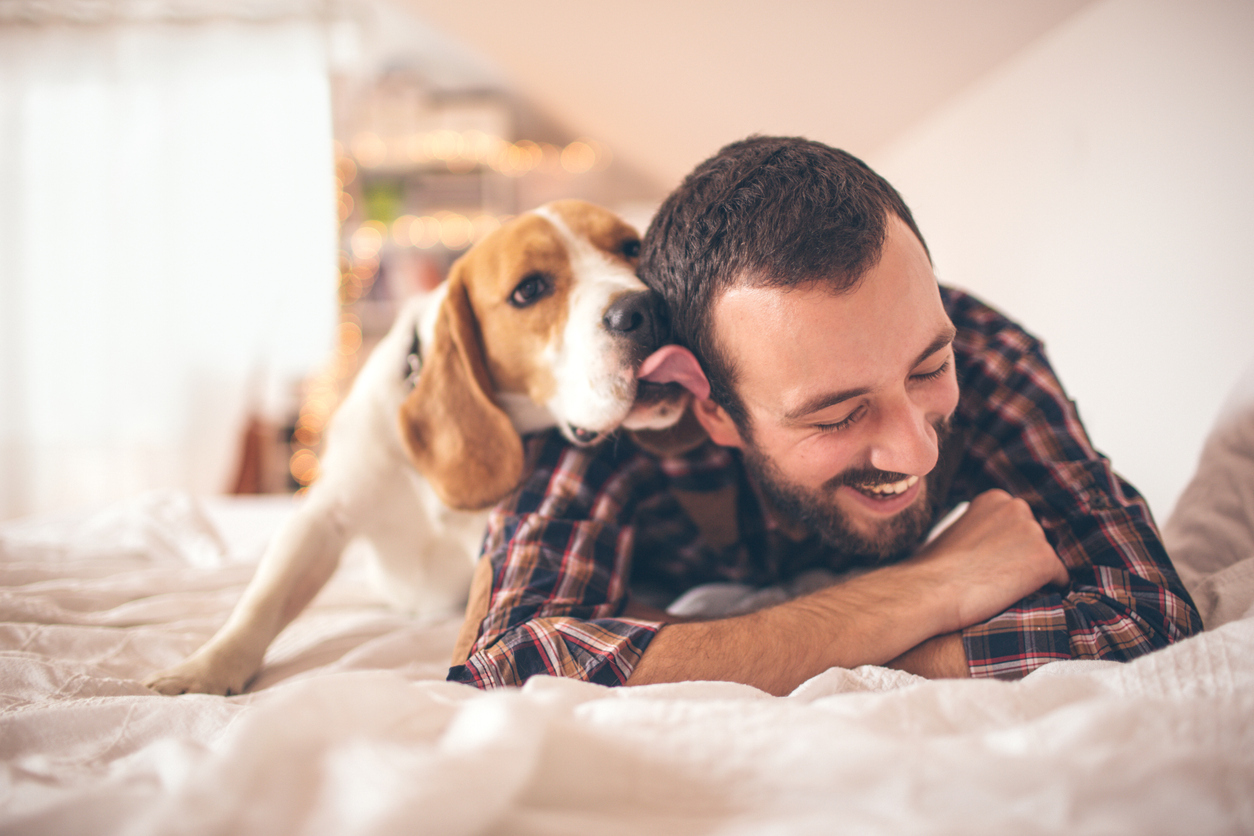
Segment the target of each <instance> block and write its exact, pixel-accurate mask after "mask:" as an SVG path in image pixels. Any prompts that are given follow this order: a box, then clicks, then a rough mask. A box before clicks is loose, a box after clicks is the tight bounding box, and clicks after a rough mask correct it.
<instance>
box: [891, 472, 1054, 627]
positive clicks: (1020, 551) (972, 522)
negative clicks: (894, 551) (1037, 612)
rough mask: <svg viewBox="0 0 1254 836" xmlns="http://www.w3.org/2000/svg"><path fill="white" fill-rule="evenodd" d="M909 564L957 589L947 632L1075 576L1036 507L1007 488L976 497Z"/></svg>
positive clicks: (946, 585)
mask: <svg viewBox="0 0 1254 836" xmlns="http://www.w3.org/2000/svg"><path fill="white" fill-rule="evenodd" d="M910 564H914V565H915V566H918V567H920V568H922V569H924V570H931V571H933V572H935V573H936V583H937V584H938V586H939V587H942V588H948V589H950V590H952V593H953V597H952V598H951V599H950V600H951V604H952V607H953V611H952V613H951V614H950V617H949V623H948V624H946V625H945V626H946V628H947V629H945V630H943V632H946V633H948V632H954V631H957V630H961V629H962V628H963V627H967V626H969V625H971V624H977V623H979V622H981V621H985V620H986V619H989V618H992V617H993V616H995V615H997V614H998V613H1000V612H1002V611H1003V610H1005V609H1006V608H1007V607H1009V606H1010V605H1012V604H1014V603H1015V602H1016V601H1018V600H1020V599H1021V598H1023V597H1025V596H1027V595H1030V594H1032V593H1033V592H1035V591H1036V590H1038V589H1040V588H1041V587H1043V586H1046V585H1047V584H1058V585H1065V584H1066V583H1067V582H1068V580H1069V579H1070V575H1069V574H1068V573H1067V568H1066V567H1065V566H1064V565H1063V564H1062V561H1061V560H1060V559H1059V558H1058V555H1057V553H1056V552H1055V551H1054V548H1053V546H1051V545H1050V544H1049V540H1047V539H1046V538H1045V532H1044V530H1043V529H1042V528H1041V525H1040V523H1038V522H1037V521H1036V517H1034V516H1033V514H1032V509H1031V507H1030V506H1029V505H1028V504H1027V503H1026V502H1024V501H1023V500H1022V499H1016V498H1015V497H1012V496H1010V494H1008V493H1006V492H1005V491H1002V490H991V491H985V492H984V493H982V494H980V495H979V496H977V497H976V498H975V499H973V500H972V501H971V506H970V507H969V508H968V509H967V511H966V513H965V514H963V515H962V516H961V517H959V518H958V519H957V520H956V521H955V522H954V524H953V525H951V526H949V528H947V529H945V530H944V531H943V532H941V534H940V535H939V536H938V537H937V538H936V539H935V540H933V541H932V542H931V543H929V544H928V545H927V546H925V547H924V548H923V549H921V550H920V551H919V553H918V554H916V555H915V556H914V557H912V558H910V560H908V561H906V562H905V563H904V564H903V565H910Z"/></svg>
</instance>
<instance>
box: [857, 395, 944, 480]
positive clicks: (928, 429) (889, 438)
mask: <svg viewBox="0 0 1254 836" xmlns="http://www.w3.org/2000/svg"><path fill="white" fill-rule="evenodd" d="M876 429H877V432H876V435H875V439H874V441H873V442H872V447H871V456H870V459H871V466H872V467H875V468H878V469H880V470H886V471H889V472H891V473H908V474H910V475H912V476H922V475H924V474H925V473H930V472H931V470H932V468H934V467H936V460H937V457H938V455H939V451H938V448H937V440H936V429H935V428H934V427H933V426H932V424H931V422H929V421H928V419H927V413H926V411H925V410H923V409H922V408H921V407H920V406H919V405H918V404H916V403H914V402H913V401H911V399H910V398H909V396H908V395H905V394H904V393H903V394H902V396H901V397H900V398H897V399H894V400H893V401H892V402H890V403H888V404H885V405H884V408H883V410H882V412H881V414H880V421H879V425H878V427H877V428H876Z"/></svg>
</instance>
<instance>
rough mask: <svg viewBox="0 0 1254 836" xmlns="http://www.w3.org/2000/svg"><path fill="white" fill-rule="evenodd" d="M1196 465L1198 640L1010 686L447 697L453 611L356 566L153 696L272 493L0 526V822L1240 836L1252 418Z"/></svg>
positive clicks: (236, 578) (1246, 828) (830, 678)
mask: <svg viewBox="0 0 1254 836" xmlns="http://www.w3.org/2000/svg"><path fill="white" fill-rule="evenodd" d="M1206 455H1207V456H1209V457H1210V458H1209V460H1208V459H1206V458H1205V457H1204V468H1205V469H1206V473H1205V474H1204V476H1205V478H1201V477H1199V480H1198V481H1195V484H1194V486H1191V488H1190V491H1189V492H1186V500H1184V501H1182V504H1181V509H1180V511H1178V512H1177V514H1176V515H1175V516H1174V517H1173V519H1172V521H1171V524H1169V525H1168V526H1167V527H1166V530H1167V534H1168V536H1169V538H1170V541H1171V542H1172V548H1173V554H1175V556H1176V558H1177V560H1178V561H1180V562H1181V563H1182V564H1184V565H1183V567H1182V570H1183V571H1184V572H1185V576H1186V579H1187V581H1188V583H1189V584H1190V586H1191V588H1192V589H1194V591H1195V592H1197V597H1198V603H1199V605H1200V606H1201V608H1202V610H1203V616H1204V618H1205V619H1206V620H1207V626H1208V628H1210V629H1208V630H1207V632H1205V633H1204V634H1202V635H1200V636H1197V637H1195V638H1193V639H1190V640H1188V641H1185V642H1182V643H1180V644H1178V645H1176V646H1173V647H1171V648H1168V649H1166V650H1164V651H1161V652H1159V653H1155V654H1152V655H1150V656H1147V657H1144V658H1142V659H1140V660H1138V661H1135V662H1133V663H1130V664H1126V665H1120V664H1116V663H1104V662H1066V663H1056V664H1052V665H1048V666H1046V667H1045V668H1043V669H1041V670H1039V671H1038V672H1036V673H1034V674H1032V675H1030V676H1028V677H1027V678H1025V679H1023V680H1022V681H1020V682H1015V683H1005V682H995V681H946V682H928V681H925V680H922V679H919V678H916V677H913V676H910V675H908V674H904V673H900V672H894V671H889V670H886V669H883V668H877V667H864V668H859V669H856V670H852V671H850V670H840V669H833V670H830V671H828V672H826V673H824V674H822V675H820V676H818V677H815V678H814V679H812V680H810V681H809V682H807V683H805V684H804V685H802V686H801V687H800V688H798V689H797V691H796V692H794V693H793V694H792V695H790V696H788V697H785V698H773V697H770V696H768V695H766V694H764V693H762V692H760V691H757V690H755V689H753V688H749V687H746V686H739V685H734V684H726V683H684V684H677V685H661V686H649V687H644V688H632V689H609V688H604V687H600V686H595V685H588V684H584V683H578V682H572V681H564V680H556V679H550V678H537V679H533V680H531V681H530V682H529V683H528V684H527V685H526V687H524V688H522V689H517V690H507V691H502V692H496V693H481V692H478V691H476V690H474V689H472V688H469V687H466V686H461V685H455V684H451V683H446V682H444V681H443V679H444V676H445V673H446V671H447V664H448V661H447V658H448V654H449V650H450V648H451V647H452V644H453V640H454V637H455V635H456V632H457V628H458V626H459V625H458V623H457V619H454V618H449V619H445V620H437V621H432V622H427V623H416V622H413V621H411V620H409V619H407V618H405V617H404V616H402V615H399V614H397V613H394V612H392V611H390V610H389V609H387V608H386V607H385V606H384V605H383V604H382V603H381V602H380V601H379V600H378V599H377V598H376V597H375V595H374V594H373V592H372V591H371V589H370V587H369V585H368V584H367V583H366V579H365V577H364V572H363V567H362V564H361V562H360V561H359V560H357V559H352V560H349V561H347V562H346V564H345V565H344V566H343V567H342V569H341V571H340V572H339V573H338V574H337V575H336V577H335V578H334V579H333V580H332V582H331V584H329V586H328V587H327V589H326V590H324V592H323V594H322V595H320V596H319V598H318V599H317V600H316V601H315V603H314V605H313V606H312V607H311V608H310V610H309V611H307V612H306V613H305V614H303V615H302V616H301V617H300V618H299V619H298V620H297V621H296V622H295V623H294V624H293V625H292V626H291V627H290V628H289V629H288V630H287V631H286V632H285V633H284V634H283V635H282V636H281V637H280V638H279V640H278V641H277V642H276V643H275V645H274V646H273V647H272V648H271V651H270V653H269V655H268V656H267V658H266V664H265V668H264V670H263V672H262V674H261V676H260V678H259V680H258V681H257V683H256V684H255V685H254V686H253V690H252V692H250V693H249V694H246V695H243V696H239V697H232V698H220V697H210V696H204V695H187V696H182V697H177V698H170V697H161V696H156V695H154V694H152V693H151V692H149V691H147V690H146V689H145V688H144V687H143V686H142V685H140V680H141V679H142V677H143V676H144V675H146V674H147V673H149V672H150V671H153V670H155V669H157V668H160V667H162V666H165V665H168V664H170V663H173V662H174V661H176V660H178V659H180V658H182V657H183V656H184V655H186V654H187V653H189V652H190V651H192V650H194V649H195V648H196V647H197V646H198V645H199V644H200V643H201V642H203V641H204V640H205V639H206V638H207V637H208V636H209V635H210V634H211V633H212V631H213V630H214V629H215V628H216V627H217V626H218V625H219V624H220V623H221V622H222V621H223V620H224V619H225V617H226V614H227V613H228V611H229V609H230V607H231V606H232V605H233V604H234V602H235V600H236V598H237V596H238V595H239V593H240V591H241V590H242V588H243V585H244V584H245V583H246V582H247V580H248V577H249V575H250V573H251V571H252V564H253V562H254V561H255V560H256V558H257V557H258V556H259V554H260V549H261V548H262V546H263V545H264V542H265V540H266V537H267V536H268V534H269V532H270V531H271V530H272V529H273V528H274V526H275V525H276V524H277V522H278V521H279V520H280V519H282V516H283V515H284V514H286V513H289V512H290V510H291V501H290V500H285V499H282V500H254V501H240V500H236V501H230V500H214V501H210V502H197V501H195V500H192V499H191V498H189V497H187V496H184V495H180V494H154V495H150V496H147V497H144V498H143V499H141V500H138V501H134V502H130V503H124V504H121V505H118V506H116V507H113V508H110V509H107V510H105V511H103V512H101V513H98V514H94V515H83V516H76V517H70V518H64V519H59V520H48V521H42V522H26V523H16V524H7V525H4V526H0V586H2V588H0V700H2V702H0V761H2V766H0V832H3V833H6V834H34V833H39V834H44V833H67V834H71V833H73V834H86V833H92V834H165V833H176V834H184V833H186V834H211V833H223V834H225V833H230V834H254V833H255V834H268V835H269V834H285V833H301V834H390V833H397V834H400V833H441V834H445V833H449V834H455V833H536V834H566V833H570V834H575V833H580V834H583V833H590V832H595V833H608V834H617V833H624V834H626V833H642V832H658V833H675V834H687V833H692V834H696V833H703V834H704V833H725V834H741V833H745V834H748V833H781V834H783V833H788V834H794V833H816V834H817V833H832V832H849V833H894V834H896V833H910V834H913V833H961V834H972V833H998V834H1002V833H1023V834H1032V833H1061V832H1066V833H1074V834H1088V833H1092V834H1106V833H1133V832H1136V833H1172V834H1179V833H1189V834H1201V833H1233V834H1237V833H1246V834H1248V833H1252V832H1254V610H1252V609H1251V604H1254V527H1252V526H1251V521H1254V413H1250V414H1248V415H1247V416H1246V418H1245V419H1244V420H1243V421H1235V422H1229V424H1228V428H1227V429H1226V430H1225V433H1224V434H1222V438H1218V439H1216V440H1214V441H1213V442H1212V444H1211V445H1210V446H1209V447H1208V448H1207V454H1206ZM1207 461H1209V462H1210V463H1209V465H1207V464H1206V462H1207ZM1224 480H1227V481H1224ZM1190 496H1192V497H1193V499H1189V497H1190ZM1242 521H1244V522H1242Z"/></svg>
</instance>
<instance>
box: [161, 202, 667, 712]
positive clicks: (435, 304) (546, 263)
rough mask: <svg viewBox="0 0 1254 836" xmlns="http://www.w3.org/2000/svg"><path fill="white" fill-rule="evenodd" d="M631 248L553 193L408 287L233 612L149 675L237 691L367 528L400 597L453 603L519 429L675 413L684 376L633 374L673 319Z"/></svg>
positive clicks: (505, 480)
mask: <svg viewBox="0 0 1254 836" xmlns="http://www.w3.org/2000/svg"><path fill="white" fill-rule="evenodd" d="M639 250H640V237H639V235H638V234H637V233H636V232H635V230H633V229H632V228H631V227H629V226H628V225H627V224H626V223H624V222H623V221H622V220H620V219H619V218H618V217H617V216H615V215H613V214H611V213H610V212H607V211H605V210H604V209H600V208H597V207H595V206H592V205H590V204H587V203H582V202H579V201H558V202H555V203H550V204H547V205H545V206H542V207H540V208H539V209H536V210H534V211H532V212H529V213H526V214H523V215H520V216H518V217H517V218H515V219H513V220H512V221H510V222H509V223H507V224H505V225H504V226H502V227H501V228H500V229H498V230H497V231H496V232H494V233H493V234H492V235H490V236H489V237H487V238H486V239H484V240H483V241H482V242H481V243H479V244H477V245H476V246H475V247H473V248H472V249H471V250H470V251H469V252H467V253H466V254H465V255H464V256H462V257H461V258H460V259H458V261H457V262H456V263H455V264H454V265H453V267H452V269H451V270H450V273H449V277H448V279H447V281H445V282H444V283H443V284H442V285H440V286H439V287H438V288H437V289H436V290H435V291H433V292H431V293H430V294H427V295H425V296H421V297H418V298H415V299H413V300H411V301H410V302H409V303H408V304H407V305H406V306H405V307H404V308H403V310H402V311H401V312H400V314H399V316H398V317H397V320H396V322H395V324H394V325H393V327H392V329H391V330H390V331H389V333H388V334H387V336H386V337H384V339H383V340H382V341H381V342H380V343H379V345H378V346H377V347H376V349H375V350H374V352H373V353H372V354H371V356H370V358H369V360H368V361H367V362H366V364H365V365H364V366H363V367H362V369H361V372H360V373H359V375H358V377H357V380H356V381H354V384H353V387H352V390H351V391H350V393H349V395H348V396H347V397H346V398H345V400H344V402H343V403H342V404H341V406H340V408H339V409H338V410H337V412H336V414H335V416H334V418H333V419H332V421H331V423H330V425H329V427H328V430H327V444H326V451H325V454H324V456H323V462H322V474H321V475H320V477H319V478H318V480H317V481H316V482H315V483H314V484H313V486H312V487H311V488H310V490H309V494H308V496H307V497H306V498H305V500H304V502H303V503H302V504H301V506H300V508H299V510H297V511H296V512H295V513H294V514H293V515H292V516H291V517H290V518H289V519H288V520H287V521H286V523H285V524H284V525H283V526H282V527H281V528H280V529H279V531H278V532H277V533H276V534H275V536H274V538H273V540H272V542H271V543H270V546H269V548H268V549H267V551H266V552H265V554H264V555H263V556H262V559H261V563H260V564H259V566H258V568H257V572H256V574H255V575H254V577H253V579H252V581H251V583H250V584H249V585H248V587H247V589H246V590H245V592H244V595H243V597H242V598H241V600H240V602H239V603H238V604H237V605H236V607H235V609H234V611H233V612H232V613H231V615H230V618H229V619H228V620H227V622H226V624H225V625H224V626H223V627H222V628H221V629H220V630H219V631H218V632H217V634H215V635H214V636H213V638H212V639H210V640H209V642H208V643H207V644H205V645H204V646H203V647H201V648H200V650H198V651H196V653H194V654H193V655H192V656H190V657H189V658H188V659H186V660H185V661H183V662H182V663H180V664H178V665H176V666H174V667H172V668H169V669H167V670H164V671H161V672H159V673H156V674H154V675H153V676H151V677H149V678H148V679H147V680H146V682H145V684H146V685H148V686H149V687H150V688H154V689H156V690H157V691H160V692H161V693H164V694H181V693H186V692H203V693H210V694H238V693H241V692H242V691H243V690H244V688H245V687H246V685H247V684H248V682H249V680H250V679H251V678H252V677H253V675H254V674H255V673H256V672H257V670H258V668H260V666H261V662H262V658H263V657H264V655H265V652H266V648H267V647H268V646H269V645H270V643H271V641H273V640H274V638H275V636H277V635H278V633H279V631H280V630H282V629H283V628H284V627H285V626H286V625H287V624H288V623H290V622H291V621H292V619H293V618H295V617H296V615H297V614H299V613H300V611H301V610H302V609H303V608H304V607H305V606H306V605H307V604H308V603H309V602H310V600H312V599H313V597H314V595H315V594H316V593H317V592H318V590H320V589H321V588H322V586H323V585H324V584H325V583H326V581H327V580H328V579H329V578H330V577H331V574H332V573H333V572H334V571H335V568H336V567H337V565H338V563H339V559H340V555H341V553H342V552H343V550H344V549H345V547H346V546H347V545H348V543H349V542H350V541H351V540H354V539H356V538H364V539H366V540H367V541H369V544H370V546H371V547H372V549H371V551H372V552H373V555H374V557H375V568H376V569H377V570H378V571H377V572H376V573H375V575H376V577H378V578H379V579H380V580H381V582H382V583H381V589H382V591H383V592H384V593H385V595H386V596H387V597H388V598H389V599H390V600H391V602H392V603H393V604H395V605H397V606H399V607H401V608H403V609H406V610H409V611H412V612H413V613H415V614H416V615H419V616H431V615H435V614H440V613H449V612H455V611H457V610H459V609H460V608H462V607H463V605H464V604H465V601H466V595H467V590H468V588H469V586H470V578H471V574H472V572H473V570H474V562H475V558H476V556H477V552H478V547H479V544H480V541H481V540H482V538H483V534H484V529H485V521H486V518H487V512H486V511H485V510H484V509H486V508H488V507H489V506H491V505H493V504H495V503H496V502H497V501H499V500H500V499H502V498H503V497H504V496H506V495H507V494H508V493H509V492H510V491H512V490H513V489H514V488H515V487H516V486H517V485H518V484H519V482H520V481H521V479H522V477H523V465H524V462H523V445H522V439H521V437H520V436H521V435H523V434H526V433H529V432H534V431H537V430H541V429H545V428H548V427H553V426H556V427H558V428H559V429H560V430H561V432H562V433H563V434H564V435H565V436H566V438H567V439H569V440H570V441H571V442H572V443H573V444H576V445H585V446H586V445H592V444H596V443H597V442H598V441H600V440H601V439H603V438H605V437H606V436H607V435H608V434H610V433H612V432H614V431H615V430H616V429H618V428H619V427H624V428H626V429H629V430H667V428H672V427H674V426H675V425H676V422H678V421H679V419H680V418H681V417H682V416H683V415H684V413H685V408H686V406H687V402H688V394H687V392H686V390H684V389H683V388H682V387H680V386H677V385H675V384H673V383H672V384H666V383H650V382H644V381H639V380H638V379H637V373H638V371H639V369H640V367H641V364H642V362H643V361H644V360H645V359H646V358H648V357H649V356H650V355H651V354H653V353H654V351H655V349H657V348H658V347H659V345H660V343H661V341H662V340H663V337H664V334H663V331H664V325H665V320H664V314H663V312H662V309H661V306H660V301H659V299H658V297H657V296H656V294H654V293H653V292H651V291H649V290H647V289H646V288H645V286H644V284H643V283H642V282H641V281H640V280H639V279H638V278H636V275H635V266H636V258H637V255H638V253H639ZM663 434H664V433H663Z"/></svg>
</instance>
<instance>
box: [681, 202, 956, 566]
mask: <svg viewBox="0 0 1254 836" xmlns="http://www.w3.org/2000/svg"><path fill="white" fill-rule="evenodd" d="M713 317H714V333H715V337H716V339H717V340H718V341H719V344H720V345H721V346H723V348H724V351H725V352H726V354H727V356H728V358H729V359H730V360H732V362H733V363H734V367H735V368H736V370H737V390H738V392H739V394H740V397H741V399H742V400H743V402H744V404H745V408H746V411H747V413H748V417H749V426H748V427H745V428H738V427H736V426H735V425H734V424H732V422H731V421H730V418H728V416H727V414H726V413H725V412H723V411H722V410H721V409H717V408H714V409H713V410H710V409H706V410H704V415H702V412H703V410H698V414H699V416H700V417H702V423H703V424H704V425H705V426H706V429H707V430H708V431H709V432H710V435H711V436H712V437H713V438H714V440H715V441H716V442H718V443H720V444H725V445H728V446H733V447H739V448H740V449H741V450H743V451H744V457H745V462H746V465H747V466H748V467H749V468H750V470H751V472H752V473H753V475H754V476H755V478H756V479H757V480H758V483H759V484H760V485H761V486H762V488H763V490H764V492H765V493H766V494H767V496H768V498H769V499H770V500H771V501H772V502H773V503H774V504H775V505H776V506H777V508H778V509H779V510H780V511H782V512H784V513H786V514H789V515H790V516H792V517H793V518H795V519H796V520H797V521H798V522H803V523H806V524H808V525H810V526H811V527H812V528H814V529H816V530H817V531H819V533H820V534H822V535H823V536H824V538H825V539H826V540H827V541H828V542H829V543H830V544H831V545H832V546H834V547H836V548H839V549H840V550H842V551H844V552H846V553H849V554H859V555H864V556H866V557H871V558H876V559H883V558H887V557H890V556H892V555H896V554H899V553H900V552H902V551H904V550H906V549H908V548H910V547H911V546H913V545H914V544H915V543H917V542H918V540H919V539H920V538H921V537H922V536H923V534H924V532H925V531H926V530H927V526H928V524H929V523H930V519H931V510H932V509H931V501H932V497H930V496H929V493H930V492H931V491H930V490H929V483H928V479H927V478H926V477H927V476H928V474H930V473H932V471H933V469H934V468H935V467H936V463H937V460H938V454H939V445H940V443H941V441H942V437H943V435H944V434H945V428H946V426H947V422H948V419H949V417H950V416H951V415H952V414H953V411H954V409H955V408H956V407H957V405H958V382H957V377H956V375H955V373H954V357H953V348H952V341H953V336H954V327H953V324H952V323H951V322H950V320H949V317H948V316H947V315H946V314H945V310H944V307H943V305H942V303H941V299H940V292H939V290H938V288H937V284H936V278H935V276H934V275H933V273H932V268H931V264H930V263H929V262H928V259H927V255H926V253H925V252H924V250H923V246H922V244H920V243H919V240H918V239H917V238H916V237H915V236H914V234H913V233H912V232H911V231H910V228H909V227H907V226H906V225H905V224H904V223H903V222H901V221H900V219H898V218H896V217H895V216H894V217H892V218H890V220H889V223H888V231H887V235H886V238H885V242H884V248H883V251H882V253H881V255H880V259H879V261H878V263H877V264H876V265H875V266H874V267H873V268H871V270H869V271H868V272H867V273H866V274H865V275H864V276H863V278H862V281H861V282H860V283H859V285H858V286H857V288H856V289H855V290H853V291H852V292H848V293H845V294H843V295H839V296H836V295H833V294H832V293H830V292H829V291H827V290H826V289H824V288H823V287H822V286H820V285H814V286H809V287H802V288H793V289H786V290H780V289H773V288H755V287H739V288H733V289H732V290H730V291H728V292H727V293H725V294H724V295H723V296H722V297H720V298H719V299H718V300H717V301H716V302H715V305H714V308H713ZM933 490H934V488H933Z"/></svg>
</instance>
